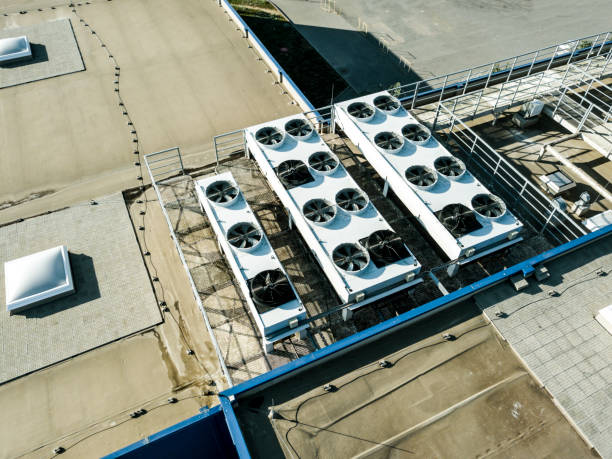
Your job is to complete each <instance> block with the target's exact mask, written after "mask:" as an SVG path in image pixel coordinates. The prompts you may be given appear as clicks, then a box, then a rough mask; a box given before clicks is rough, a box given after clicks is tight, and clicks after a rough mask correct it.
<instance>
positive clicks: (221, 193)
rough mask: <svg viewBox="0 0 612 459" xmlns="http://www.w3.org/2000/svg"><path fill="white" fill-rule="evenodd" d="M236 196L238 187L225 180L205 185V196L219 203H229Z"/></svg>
mask: <svg viewBox="0 0 612 459" xmlns="http://www.w3.org/2000/svg"><path fill="white" fill-rule="evenodd" d="M237 196H238V188H236V187H235V186H234V185H233V184H232V183H230V182H228V181H226V180H220V181H218V182H213V183H211V184H210V185H208V187H206V197H207V198H208V199H209V200H210V201H212V202H214V203H216V204H221V205H229V204H231V203H232V202H233V201H234V200H235V199H236V197H237Z"/></svg>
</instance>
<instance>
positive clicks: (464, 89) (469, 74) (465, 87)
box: [462, 69, 473, 94]
mask: <svg viewBox="0 0 612 459" xmlns="http://www.w3.org/2000/svg"><path fill="white" fill-rule="evenodd" d="M472 70H473V69H470V71H469V73H468V76H467V79H466V80H465V86H464V87H463V93H462V94H465V92H466V91H467V87H468V85H469V84H470V78H472Z"/></svg>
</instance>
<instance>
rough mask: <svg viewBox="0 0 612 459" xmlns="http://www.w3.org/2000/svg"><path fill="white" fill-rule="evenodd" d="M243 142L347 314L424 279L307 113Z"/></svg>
mask: <svg viewBox="0 0 612 459" xmlns="http://www.w3.org/2000/svg"><path fill="white" fill-rule="evenodd" d="M246 142H247V146H248V149H249V151H250V153H251V155H252V156H253V158H254V159H255V160H256V161H257V163H258V164H259V167H260V169H261V171H262V172H263V174H264V175H265V177H266V178H267V180H268V181H269V183H270V186H271V187H272V189H273V190H274V191H275V193H276V194H277V196H278V197H279V199H280V200H281V202H282V203H283V205H284V206H285V208H286V209H287V211H288V213H289V216H290V220H291V224H292V225H294V226H295V227H296V228H297V229H298V230H299V232H300V234H301V235H302V238H303V239H304V241H305V242H306V243H307V244H308V247H309V248H310V250H311V251H312V253H313V255H314V257H315V258H316V260H317V261H318V263H319V265H320V266H321V268H322V269H323V272H324V273H325V275H326V277H327V278H328V279H329V281H330V283H331V285H332V286H333V288H334V290H335V291H336V293H337V294H338V296H339V297H340V299H341V300H342V301H343V302H344V303H346V305H347V307H346V308H345V309H344V318H345V319H347V318H348V317H350V316H351V314H352V311H353V310H355V309H357V308H359V307H361V306H364V305H366V304H369V303H371V302H373V301H376V300H377V299H380V298H383V297H385V296H387V295H390V294H392V293H395V292H398V291H400V290H403V289H406V288H408V287H411V286H413V285H415V284H416V283H418V282H421V280H422V279H420V278H419V277H418V273H419V271H420V268H421V265H420V264H419V262H418V261H417V260H416V258H415V257H414V256H413V255H412V253H411V252H410V250H409V249H408V247H407V246H406V244H405V242H404V241H402V239H401V237H400V236H399V235H398V234H396V233H395V232H394V231H393V229H392V228H391V226H390V225H389V224H388V223H387V222H386V221H385V219H384V218H383V217H382V216H381V214H380V213H379V212H378V210H377V209H376V207H375V206H374V205H373V204H372V203H371V202H370V200H369V198H368V196H367V195H366V193H364V192H363V190H361V189H360V187H359V186H358V185H357V183H356V182H355V180H353V178H352V177H351V176H350V175H349V174H348V172H347V171H346V169H345V168H344V166H343V165H342V163H341V162H340V160H339V159H338V157H337V156H336V155H335V154H334V153H333V152H332V151H331V150H330V149H329V147H328V146H327V144H326V143H325V142H324V141H323V140H322V139H321V137H320V136H319V135H318V133H317V132H316V131H315V129H314V128H313V126H312V125H311V124H310V122H309V121H308V120H307V119H306V118H305V117H304V116H303V115H296V116H291V117H287V118H283V119H280V120H276V121H272V122H269V123H265V124H262V125H259V126H254V127H251V128H248V129H246Z"/></svg>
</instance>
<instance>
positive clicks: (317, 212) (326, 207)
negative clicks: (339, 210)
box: [302, 199, 336, 226]
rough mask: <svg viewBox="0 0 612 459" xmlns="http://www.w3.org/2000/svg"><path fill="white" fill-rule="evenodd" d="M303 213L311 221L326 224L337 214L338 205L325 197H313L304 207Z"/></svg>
mask: <svg viewBox="0 0 612 459" xmlns="http://www.w3.org/2000/svg"><path fill="white" fill-rule="evenodd" d="M302 213H303V214H304V216H305V217H306V218H307V219H308V220H310V221H311V222H313V223H315V224H317V225H320V226H326V225H329V224H330V223H331V222H332V221H333V219H334V217H335V216H336V207H335V206H334V205H333V204H332V203H331V202H329V201H326V200H325V199H311V200H310V201H307V202H306V204H304V207H302Z"/></svg>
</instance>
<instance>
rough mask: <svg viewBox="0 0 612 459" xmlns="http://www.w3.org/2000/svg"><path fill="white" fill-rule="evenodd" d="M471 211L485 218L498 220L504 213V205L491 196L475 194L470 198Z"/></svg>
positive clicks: (498, 199)
mask: <svg viewBox="0 0 612 459" xmlns="http://www.w3.org/2000/svg"><path fill="white" fill-rule="evenodd" d="M472 209H474V211H476V213H477V214H478V215H482V216H483V217H487V218H499V217H501V216H503V215H504V214H505V213H506V204H505V203H504V201H502V200H501V199H500V198H498V197H497V196H494V195H492V194H477V195H476V196H474V197H473V198H472Z"/></svg>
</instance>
